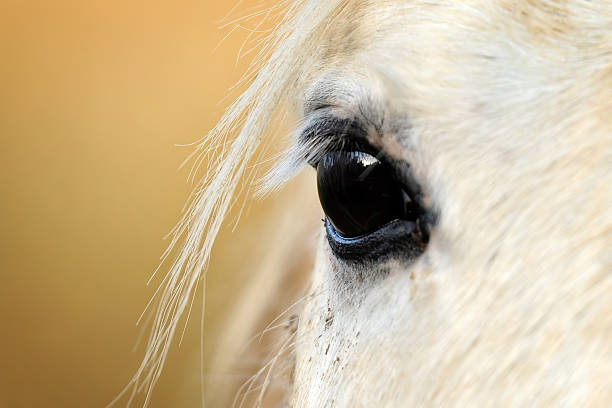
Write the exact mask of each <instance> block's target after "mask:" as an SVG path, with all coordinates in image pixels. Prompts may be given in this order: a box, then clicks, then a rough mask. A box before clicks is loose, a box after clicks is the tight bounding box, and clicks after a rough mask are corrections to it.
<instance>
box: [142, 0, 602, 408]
mask: <svg viewBox="0 0 612 408" xmlns="http://www.w3.org/2000/svg"><path fill="white" fill-rule="evenodd" d="M281 6H282V7H283V8H282V13H283V14H282V15H281V17H280V23H279V24H278V26H276V27H275V29H274V30H273V31H272V32H271V33H270V34H269V36H268V38H267V41H266V43H265V44H266V45H265V46H264V47H263V49H262V50H261V52H260V54H258V56H257V57H256V58H255V61H256V62H255V63H254V65H253V66H252V69H251V70H250V71H249V75H247V77H246V78H247V80H248V81H250V82H249V84H248V87H247V88H246V90H245V91H244V93H242V94H241V95H240V96H239V97H238V98H237V99H236V101H235V102H234V103H233V104H232V105H231V106H230V108H229V110H228V111H227V112H226V113H225V115H224V116H223V118H222V119H221V120H220V122H219V123H218V124H217V126H216V127H215V128H214V129H212V131H211V132H210V133H209V135H208V137H207V138H206V140H205V141H202V143H201V144H200V145H199V146H198V148H197V149H196V150H195V153H194V158H195V160H196V163H199V162H200V161H203V160H209V162H210V163H212V164H211V165H210V167H209V170H208V171H207V172H206V174H205V175H204V176H203V177H202V179H201V180H200V182H199V183H198V185H197V187H196V190H195V192H194V194H193V196H192V197H191V199H190V204H189V206H188V209H187V211H186V212H185V214H184V216H183V217H182V219H181V220H180V222H179V223H178V224H177V227H176V228H175V230H174V235H173V240H172V242H171V245H170V247H171V248H173V250H169V251H168V252H167V253H166V254H165V256H166V257H167V259H169V260H170V261H169V262H170V266H169V272H168V274H167V275H166V277H165V278H164V280H163V283H162V286H161V288H160V291H159V302H158V306H157V312H156V314H155V318H154V320H153V327H152V334H151V336H150V338H149V342H148V346H147V352H146V355H145V359H144V361H143V363H142V365H141V366H140V368H139V370H138V372H137V373H136V375H135V376H134V379H133V380H132V382H131V383H130V386H132V387H133V390H134V391H133V392H136V390H137V389H144V390H145V391H147V395H149V394H150V392H151V390H152V388H153V386H154V385H155V383H156V382H157V379H158V378H159V375H160V372H161V368H162V367H163V364H164V362H165V359H166V354H167V351H168V347H169V345H170V343H171V341H172V340H173V338H174V337H175V333H176V329H177V325H178V321H179V318H180V317H181V316H183V315H184V314H185V313H186V312H187V311H188V310H189V308H190V303H191V300H192V298H193V296H194V293H195V291H196V289H197V287H198V285H200V284H201V282H202V279H203V275H204V271H205V269H206V265H207V263H208V261H209V259H210V254H211V247H212V244H213V242H214V239H215V237H216V235H217V233H218V232H219V228H220V226H221V224H222V221H223V218H224V216H225V215H226V214H227V213H228V211H229V209H230V208H231V207H232V205H233V204H234V201H235V197H236V195H237V194H238V192H239V191H240V188H241V186H242V185H243V180H244V177H245V175H248V174H249V171H250V169H251V168H252V166H251V164H252V162H253V161H254V160H256V158H257V157H258V156H257V153H256V152H258V151H259V150H258V149H260V148H261V147H262V146H263V145H265V144H266V143H270V142H269V135H270V134H271V133H273V129H274V128H275V127H276V126H278V124H279V123H285V124H286V123H292V131H290V132H288V133H287V134H288V137H287V140H289V144H290V146H289V147H288V148H287V149H286V150H285V153H284V154H283V155H282V157H281V158H279V159H278V162H277V164H276V166H275V167H274V169H273V170H271V171H270V172H269V173H268V175H267V176H266V177H265V178H264V180H263V181H262V183H261V184H260V185H259V187H260V188H261V189H262V190H264V191H270V190H274V189H276V188H279V187H280V186H281V185H283V183H286V182H287V181H288V180H290V179H291V178H292V177H294V176H295V175H296V174H297V173H298V172H300V171H301V170H302V169H304V168H309V167H310V168H312V169H313V170H305V171H306V172H308V171H310V173H316V180H317V190H318V197H319V200H320V203H321V207H322V212H323V213H324V214H325V216H324V220H323V222H322V223H321V224H319V226H318V227H317V231H318V232H317V233H316V234H315V233H313V236H316V240H317V251H316V257H315V262H314V263H315V266H314V268H313V270H312V271H311V273H310V274H309V277H308V279H307V283H304V284H303V285H304V287H303V288H302V289H303V291H304V293H305V296H303V298H301V300H300V305H301V310H300V311H299V314H297V315H296V317H295V318H293V320H292V324H291V327H292V329H291V330H289V332H290V334H289V335H288V337H287V341H285V342H284V343H283V345H282V347H281V349H282V350H281V351H283V352H287V353H288V355H289V356H290V359H291V365H290V367H291V368H290V370H291V372H290V377H291V383H292V385H291V386H290V387H289V388H288V390H287V392H286V396H285V402H286V404H287V405H289V406H294V407H374V406H376V407H406V406H408V407H414V406H513V407H523V406H572V407H574V406H589V407H596V406H601V407H604V406H605V407H608V406H610V404H611V403H612V296H611V294H612V269H611V265H612V251H611V250H610V248H611V247H612V200H611V198H612V2H608V1H583V0H569V1H556V0H538V1H531V0H520V1H507V0H493V1H490V0H487V1H484V0H468V1H462V2H455V1H444V0H408V1H396V0H388V1H368V0H325V1H321V0H295V1H292V2H284V3H282V4H281ZM275 7H276V8H275V10H277V9H279V7H280V6H275ZM288 117H292V118H295V119H294V120H293V122H291V120H289V119H287V118H288ZM211 146H212V147H211ZM297 217H299V215H297V216H296V218H297ZM300 231H302V232H303V231H304V230H300ZM303 238H304V237H301V239H303ZM290 242H291V244H292V245H294V246H298V245H299V239H298V240H295V239H294V240H290ZM281 249H282V251H286V253H287V254H289V253H290V252H289V251H290V250H291V248H289V247H286V248H279V249H277V251H281ZM266 273H267V274H268V275H267V276H277V275H278V273H277V272H275V271H274V268H270V270H269V271H268V272H266ZM275 274H276V275H275ZM285 317H287V316H285ZM252 318H254V317H249V319H252ZM236 319H237V321H240V319H241V316H236ZM224 358H228V359H229V358H230V356H224ZM265 377H266V378H265V381H264V382H263V385H262V387H261V390H262V391H261V392H262V394H261V395H260V397H259V398H258V399H257V401H256V402H257V403H259V404H260V405H261V403H262V401H263V392H264V390H265V386H266V385H267V384H269V382H270V381H269V377H268V376H267V375H266V376H265Z"/></svg>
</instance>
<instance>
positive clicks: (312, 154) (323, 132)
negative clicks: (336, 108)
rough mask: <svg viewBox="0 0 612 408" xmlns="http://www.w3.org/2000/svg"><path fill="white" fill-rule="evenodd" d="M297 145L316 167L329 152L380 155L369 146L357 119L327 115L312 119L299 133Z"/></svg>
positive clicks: (307, 159) (365, 134) (364, 131)
mask: <svg viewBox="0 0 612 408" xmlns="http://www.w3.org/2000/svg"><path fill="white" fill-rule="evenodd" d="M298 144H299V145H300V146H301V147H302V151H305V155H304V160H305V161H306V162H307V163H308V164H310V165H311V166H316V164H317V163H318V162H319V160H320V159H321V157H322V156H323V155H325V154H326V153H329V152H331V151H338V150H359V151H364V152H367V153H370V154H372V155H373V156H378V155H380V153H381V152H379V151H378V150H377V149H375V148H374V147H372V146H371V145H370V144H369V142H368V140H367V131H366V129H365V128H364V127H363V126H362V125H361V123H360V122H359V121H358V120H357V119H344V118H338V117H337V116H333V115H331V114H329V113H326V114H323V115H320V114H319V115H317V117H316V118H312V119H311V120H310V121H309V124H308V125H306V126H305V127H304V129H303V130H302V131H301V132H300V135H299V137H298Z"/></svg>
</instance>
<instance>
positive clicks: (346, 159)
mask: <svg viewBox="0 0 612 408" xmlns="http://www.w3.org/2000/svg"><path fill="white" fill-rule="evenodd" d="M317 187H318V189H319V200H320V201H321V206H322V207H323V211H325V214H326V215H327V218H328V219H329V221H330V222H331V223H332V225H333V226H334V228H335V229H336V230H337V231H338V232H339V233H340V235H342V236H344V237H346V238H351V237H357V236H360V235H365V234H367V233H369V232H373V231H374V230H376V229H378V228H379V227H381V226H383V225H384V224H386V223H388V222H389V221H392V220H395V219H400V218H403V217H404V214H405V212H406V210H405V198H404V197H405V194H404V193H403V191H402V189H401V188H400V186H399V185H398V184H397V182H396V181H395V178H394V177H393V173H392V171H391V168H390V167H389V166H388V165H386V164H385V163H383V162H381V161H379V160H378V159H376V158H375V157H374V156H371V155H369V154H367V153H363V152H342V151H340V152H332V153H329V154H327V155H325V156H324V157H323V158H322V159H321V160H320V161H319V163H318V165H317Z"/></svg>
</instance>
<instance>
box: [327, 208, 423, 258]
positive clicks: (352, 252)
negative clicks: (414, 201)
mask: <svg viewBox="0 0 612 408" xmlns="http://www.w3.org/2000/svg"><path fill="white" fill-rule="evenodd" d="M325 230H326V235H327V241H328V243H329V246H330V248H331V250H332V252H333V253H334V255H335V256H336V257H337V258H338V259H341V260H343V261H346V262H351V263H355V262H358V263H370V262H376V263H378V262H382V261H385V260H387V259H389V258H391V257H393V258H404V259H406V260H410V259H414V258H416V257H418V256H419V255H421V254H422V253H423V252H424V251H425V248H426V246H427V242H428V240H429V236H428V234H427V233H426V231H425V229H424V226H423V225H422V223H421V222H420V221H419V220H417V221H416V222H414V221H408V220H401V219H396V220H393V221H390V222H388V223H387V224H385V225H383V226H382V227H380V228H379V229H377V230H375V231H373V232H371V233H369V234H366V235H362V236H359V237H352V238H345V237H343V236H342V235H340V234H339V233H338V231H336V229H335V228H334V226H333V225H332V224H331V222H330V221H329V220H328V219H327V218H325Z"/></svg>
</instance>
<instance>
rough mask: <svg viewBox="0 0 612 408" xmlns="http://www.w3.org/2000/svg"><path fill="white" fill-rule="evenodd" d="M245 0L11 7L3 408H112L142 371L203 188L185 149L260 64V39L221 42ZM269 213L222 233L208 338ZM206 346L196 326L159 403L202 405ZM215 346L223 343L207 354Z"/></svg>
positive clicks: (4, 154) (4, 55) (5, 37)
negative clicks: (176, 233)
mask: <svg viewBox="0 0 612 408" xmlns="http://www.w3.org/2000/svg"><path fill="white" fill-rule="evenodd" d="M233 4H234V2H233V1H232V2H226V1H221V0H218V1H202V0H200V1H195V0H194V1H185V0H179V1H172V2H171V1H156V2H150V1H140V0H137V1H130V2H124V1H116V0H111V1H84V2H80V1H68V0H58V1H53V2H49V1H29V2H24V1H16V0H3V1H2V4H1V5H0V55H1V63H0V136H1V139H0V140H1V148H0V159H1V163H2V167H1V171H0V214H1V216H0V217H1V220H2V228H1V232H0V234H1V235H0V317H1V322H2V326H1V328H2V329H1V334H0V407H7V408H8V407H10V408H13V407H15V408H17V407H102V406H105V405H106V404H107V403H109V402H110V401H111V400H112V399H113V397H114V396H115V395H116V394H117V393H118V392H119V391H120V390H121V388H122V387H123V386H124V385H125V384H126V383H127V381H128V380H129V378H130V377H131V375H132V374H133V373H134V371H135V369H136V368H137V366H138V364H139V362H140V359H141V358H142V355H143V345H142V344H141V345H140V346H139V348H137V349H136V351H133V350H132V348H133V346H134V345H135V342H136V339H137V337H138V334H139V332H140V328H139V327H137V326H136V325H135V323H136V320H137V319H138V317H139V315H140V313H141V312H142V310H143V309H144V306H145V305H146V303H147V301H148V300H149V298H150V296H151V295H152V294H153V290H154V286H153V287H146V286H145V282H146V280H147V279H148V277H149V276H150V274H151V273H152V272H153V270H154V269H155V267H156V266H157V263H158V259H159V256H160V255H161V253H162V251H163V250H164V248H165V246H166V245H167V241H163V240H162V237H163V236H164V235H165V234H166V233H167V232H168V231H169V230H170V228H171V227H172V226H173V225H174V223H175V222H176V221H177V220H178V219H179V216H180V211H181V208H182V206H183V204H184V202H185V199H186V198H187V196H188V193H189V191H190V189H191V187H192V186H190V185H189V184H188V183H187V182H186V176H187V171H186V170H181V171H177V169H178V166H179V164H180V163H181V162H182V160H183V159H184V158H185V157H186V156H187V154H188V153H189V152H191V150H190V148H179V147H175V146H174V145H175V144H179V143H189V142H192V141H194V140H197V139H199V138H200V137H201V136H203V135H204V134H205V132H206V131H207V130H208V129H210V128H211V127H212V126H213V125H214V123H215V122H216V121H217V120H218V119H219V117H220V116H221V114H222V112H223V109H224V106H226V105H227V103H228V102H229V100H228V101H226V102H224V103H220V101H221V100H222V98H223V97H224V96H225V95H226V94H227V89H228V88H229V87H230V86H232V85H233V84H234V83H235V82H236V81H237V80H238V79H239V78H240V76H241V74H242V73H243V72H244V69H245V67H246V64H247V62H248V59H246V60H238V61H237V55H238V53H239V49H240V48H241V46H242V44H243V42H244V41H245V39H246V36H247V35H248V31H247V30H242V29H237V30H235V31H234V32H232V33H231V35H230V36H229V37H228V38H227V39H225V40H224V41H223V42H221V40H222V39H223V37H224V36H225V35H226V34H228V32H229V31H230V30H231V28H232V27H233V26H229V27H228V28H226V29H224V30H219V28H218V27H219V25H220V21H221V19H222V18H223V17H224V16H225V15H226V13H227V12H228V11H229V10H230V8H231V6H232V5H233ZM257 4H261V1H255V0H252V1H245V2H242V3H241V4H240V5H239V7H238V8H237V9H236V10H235V11H234V12H233V13H234V14H236V15H241V14H244V13H248V12H249V10H250V8H251V7H253V6H254V5H257ZM216 47H218V48H217V49H216V50H215V48H216ZM277 200H278V198H277ZM268 208H270V207H269V206H267V205H266V202H265V201H264V202H262V203H258V204H254V205H253V206H252V208H251V211H250V213H249V214H250V215H249V216H247V217H246V218H243V219H242V220H241V226H240V228H239V231H237V232H234V233H233V234H232V233H231V232H230V231H228V230H227V229H226V230H224V231H223V232H222V235H221V238H220V239H221V241H220V242H219V244H218V245H217V246H216V247H215V254H217V256H216V257H214V258H213V262H212V265H211V268H210V273H211V275H210V276H209V281H208V294H207V323H206V330H207V331H208V332H211V333H215V332H216V331H217V330H219V328H220V327H221V324H222V320H223V318H224V316H223V311H224V310H226V309H227V308H228V307H230V306H231V302H232V301H233V300H234V299H232V296H231V294H232V293H234V292H235V290H236V287H238V286H239V285H240V279H241V276H244V274H243V275H240V274H237V273H234V272H235V271H238V270H244V269H245V267H246V266H247V265H248V264H249V262H250V259H249V252H248V250H245V251H247V252H244V253H241V254H242V256H235V255H234V254H235V251H237V249H236V248H250V249H249V250H250V251H251V252H250V254H251V256H252V255H253V254H254V253H255V252H256V251H258V250H261V244H260V247H257V246H256V245H255V244H254V241H255V240H257V231H258V229H259V226H258V225H259V224H260V222H263V221H261V218H262V217H264V218H265V217H266V215H265V214H266V212H267V211H269V210H268ZM315 221H318V220H315ZM241 231H242V232H243V233H240V232H241ZM258 248H259V249H258ZM198 298H199V297H198ZM195 307H196V308H197V310H199V307H200V305H197V304H196V306H195ZM195 314H196V315H199V313H195ZM199 338H200V328H199V317H195V318H193V317H192V320H191V321H190V324H189V325H188V326H187V332H186V335H185V340H184V341H183V345H182V346H181V347H180V348H179V347H178V345H175V346H173V347H172V350H171V352H170V356H169V360H168V364H167V367H166V369H165V372H164V373H163V375H162V377H161V380H160V383H159V385H158V387H157V389H156V391H155V393H154V395H153V400H152V404H151V406H153V407H183V406H186V407H189V406H199V403H200V391H199V370H200V368H199V357H198V355H199ZM214 349H215V339H214V337H213V338H212V339H211V340H210V341H208V340H207V343H206V355H205V357H206V358H208V359H210V358H211V355H210V354H211V353H212V354H214ZM245 379H246V378H238V380H239V381H244V380H245ZM233 386H235V384H234V385H233ZM209 393H210V392H209ZM212 394H214V392H213V393H212ZM207 398H209V399H210V397H207ZM121 405H124V403H123V404H119V406H121ZM217 405H219V403H217V404H215V403H214V402H213V404H212V405H211V406H217ZM219 406H220V405H219Z"/></svg>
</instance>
